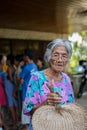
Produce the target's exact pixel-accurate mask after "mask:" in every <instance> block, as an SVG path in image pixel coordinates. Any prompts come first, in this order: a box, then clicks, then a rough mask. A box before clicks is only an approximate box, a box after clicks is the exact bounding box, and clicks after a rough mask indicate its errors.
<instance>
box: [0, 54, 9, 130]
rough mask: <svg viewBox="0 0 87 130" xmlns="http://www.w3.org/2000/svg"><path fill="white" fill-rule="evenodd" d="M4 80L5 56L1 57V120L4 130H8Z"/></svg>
mask: <svg viewBox="0 0 87 130" xmlns="http://www.w3.org/2000/svg"><path fill="white" fill-rule="evenodd" d="M4 80H5V73H4V72H3V55H0V119H1V120H2V127H4V130H8V127H7V124H6V118H5V111H4V108H5V107H6V105H7V101H6V95H5V90H4Z"/></svg>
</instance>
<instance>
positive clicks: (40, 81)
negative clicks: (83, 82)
mask: <svg viewBox="0 0 87 130" xmlns="http://www.w3.org/2000/svg"><path fill="white" fill-rule="evenodd" d="M47 84H49V85H50V84H52V82H51V81H49V80H48V79H47V77H46V75H45V74H44V72H43V71H39V72H35V73H34V74H33V75H32V77H31V79H30V81H29V84H28V88H27V93H26V97H25V101H24V103H25V108H24V113H25V114H29V112H30V111H31V110H32V109H33V108H34V107H35V106H37V105H39V104H41V103H43V102H44V101H45V100H46V98H47V95H48V93H50V90H49V88H48V87H47ZM53 89H54V92H58V93H59V94H60V95H61V97H62V101H61V105H63V104H66V103H72V102H74V93H73V89H72V85H71V81H70V78H69V77H68V75H67V74H65V73H62V79H61V80H60V81H58V82H54V88H53Z"/></svg>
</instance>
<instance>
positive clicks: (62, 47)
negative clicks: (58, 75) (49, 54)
mask: <svg viewBox="0 0 87 130" xmlns="http://www.w3.org/2000/svg"><path fill="white" fill-rule="evenodd" d="M58 51H59V52H67V49H66V47H65V46H63V45H59V46H56V47H55V48H54V49H53V52H58Z"/></svg>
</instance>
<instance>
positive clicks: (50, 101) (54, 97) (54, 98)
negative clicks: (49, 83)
mask: <svg viewBox="0 0 87 130" xmlns="http://www.w3.org/2000/svg"><path fill="white" fill-rule="evenodd" d="M61 100H62V98H61V96H59V95H58V93H57V92H55V93H49V94H48V95H47V99H46V101H45V103H46V104H47V105H52V106H54V105H55V104H59V103H61Z"/></svg>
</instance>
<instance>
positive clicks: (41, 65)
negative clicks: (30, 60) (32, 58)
mask: <svg viewBox="0 0 87 130" xmlns="http://www.w3.org/2000/svg"><path fill="white" fill-rule="evenodd" d="M36 64H37V67H38V70H44V69H46V66H45V65H44V60H43V58H41V57H38V58H37V61H36Z"/></svg>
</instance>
